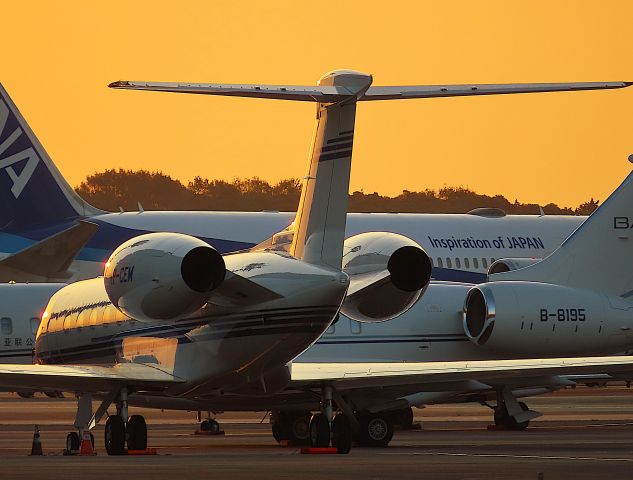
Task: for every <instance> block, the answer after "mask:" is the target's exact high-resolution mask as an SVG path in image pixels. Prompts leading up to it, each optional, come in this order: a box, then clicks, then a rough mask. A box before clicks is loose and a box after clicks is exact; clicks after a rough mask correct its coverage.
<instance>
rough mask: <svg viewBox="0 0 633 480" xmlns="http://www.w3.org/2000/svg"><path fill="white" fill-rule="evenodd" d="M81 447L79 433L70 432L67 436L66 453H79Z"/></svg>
mask: <svg viewBox="0 0 633 480" xmlns="http://www.w3.org/2000/svg"><path fill="white" fill-rule="evenodd" d="M79 445H80V443H79V434H78V433H77V432H70V433H69V434H68V435H66V451H67V452H68V453H71V452H77V451H78V450H79Z"/></svg>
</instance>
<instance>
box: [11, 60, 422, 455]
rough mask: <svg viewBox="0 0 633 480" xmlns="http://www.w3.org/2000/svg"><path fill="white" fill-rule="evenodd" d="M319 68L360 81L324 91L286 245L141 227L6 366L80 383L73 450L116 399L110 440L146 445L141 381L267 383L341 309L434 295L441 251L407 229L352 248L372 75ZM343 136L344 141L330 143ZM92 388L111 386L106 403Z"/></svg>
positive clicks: (392, 310) (155, 385)
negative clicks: (358, 150)
mask: <svg viewBox="0 0 633 480" xmlns="http://www.w3.org/2000/svg"><path fill="white" fill-rule="evenodd" d="M321 81H322V82H323V83H326V84H327V83H329V84H331V85H333V86H336V85H341V86H345V87H346V91H347V92H348V94H345V95H342V94H329V93H327V91H324V96H323V98H321V101H322V102H326V103H319V105H318V112H319V115H318V116H317V120H316V126H315V134H314V136H313V143H312V149H311V154H310V156H309V159H308V168H307V172H308V175H307V177H306V178H305V179H304V183H303V187H302V193H301V200H300V203H299V208H298V210H297V214H296V218H295V221H294V222H293V225H294V231H293V237H292V242H291V244H290V246H289V248H288V251H287V252H286V251H283V252H282V251H277V250H272V249H252V250H250V251H246V252H237V253H233V254H229V255H224V256H222V255H220V253H218V251H217V250H216V249H214V248H213V247H211V246H210V245H209V244H207V243H205V242H204V241H202V240H200V239H198V238H195V237H192V236H188V235H184V234H179V233H149V234H144V235H140V236H137V237H134V238H132V239H130V240H128V241H126V242H124V243H123V244H122V245H120V246H119V247H118V248H117V249H116V250H115V251H114V252H113V253H112V255H111V256H110V257H109V259H108V261H107V262H106V264H105V270H104V276H103V277H102V278H95V279H92V280H83V281H78V282H75V283H72V284H70V285H68V286H65V287H63V288H61V289H60V290H58V291H57V292H56V293H55V294H54V295H53V297H52V298H51V300H50V302H49V303H48V305H47V307H46V310H45V311H44V313H43V314H42V321H41V324H40V326H39V329H38V332H37V337H36V342H35V360H36V362H37V364H36V365H11V364H4V365H0V386H2V387H3V388H15V389H16V390H20V389H22V388H25V389H27V390H29V389H31V390H34V389H44V390H49V389H51V388H54V389H59V390H64V391H72V392H75V393H76V394H77V396H78V406H77V416H76V419H75V426H76V427H77V428H78V429H79V433H80V434H79V435H78V434H77V433H76V432H71V433H70V434H69V435H68V437H67V447H68V449H69V450H77V449H78V447H79V438H80V437H82V438H86V435H87V434H88V433H89V429H90V428H92V427H94V426H95V425H96V424H97V422H99V420H100V419H101V417H102V416H103V415H104V414H105V413H106V411H107V409H108V407H109V406H110V405H111V404H112V403H115V404H116V408H117V413H116V415H111V416H109V417H108V420H107V422H106V426H105V445H106V450H107V452H108V453H109V454H121V453H123V452H124V449H125V446H126V445H127V447H128V449H130V450H143V449H145V448H146V446H147V428H146V424H145V420H144V418H143V417H142V416H140V415H132V416H131V417H129V418H128V395H129V394H130V393H134V392H149V391H154V392H158V391H160V392H162V394H163V395H165V396H166V397H171V398H185V399H186V398H196V397H199V396H201V395H205V394H210V395H211V394H216V395H217V394H222V393H223V392H228V391H231V390H232V389H236V388H240V387H241V386H242V385H245V384H246V385H247V384H249V383H251V382H258V383H262V384H264V385H265V382H266V380H267V377H266V375H267V374H268V373H269V372H271V371H275V370H277V369H278V368H279V367H282V366H284V365H285V364H286V363H287V362H289V361H290V360H292V359H293V358H295V357H296V356H297V355H298V354H299V353H301V352H302V351H303V350H305V349H306V348H307V347H309V346H310V344H312V343H313V342H314V341H316V339H317V338H318V337H319V336H320V335H321V334H322V333H323V332H324V331H325V329H326V328H327V327H328V326H329V325H330V323H331V322H332V321H333V319H334V318H335V317H336V315H337V314H338V312H339V310H340V309H343V311H345V310H349V311H356V310H362V314H363V315H364V316H365V317H366V318H368V319H372V320H375V321H381V320H387V319H391V318H394V317H395V316H397V315H399V314H400V313H401V312H403V311H406V310H407V309H409V308H410V307H411V306H412V305H413V304H414V303H415V302H416V301H417V299H418V298H419V296H420V295H421V294H422V292H423V291H424V289H425V288H426V286H427V285H428V283H429V281H430V278H431V263H430V260H429V258H428V256H427V255H426V253H425V252H424V251H423V250H422V249H421V248H420V247H419V246H418V245H417V244H416V243H415V242H413V241H412V240H410V239H408V238H406V237H404V236H402V235H397V234H394V233H380V232H369V233H365V234H363V235H362V237H363V238H362V239H361V238H357V239H356V242H357V243H358V245H359V249H360V250H362V252H360V253H358V251H356V252H353V254H351V255H349V254H348V255H347V258H346V260H343V243H344V236H345V221H346V215H347V212H346V210H347V197H348V190H349V175H350V168H351V156H352V148H351V139H352V138H353V131H354V123H355V116H356V101H355V100H356V96H357V95H363V94H364V93H365V92H366V91H367V88H368V87H369V84H371V77H367V76H366V75H362V74H357V73H352V72H334V73H332V74H329V75H327V76H325V77H323V78H322V80H321ZM325 90H328V89H325ZM16 131H17V130H16ZM343 139H344V140H343ZM342 141H344V142H346V145H347V146H346V147H345V150H344V151H342V152H338V153H337V154H336V155H334V156H332V155H331V154H324V153H323V152H328V151H331V150H332V147H331V146H332V145H337V144H341V142H342ZM5 142H9V140H5ZM347 142H350V143H349V144H348V143H347ZM10 143H11V142H9V144H10ZM25 168H26V167H25ZM11 171H13V170H11ZM13 173H14V176H15V172H13ZM12 178H13V177H12ZM93 394H99V395H102V396H103V398H104V399H103V402H102V403H101V405H100V407H99V408H98V409H97V411H96V412H94V413H93V411H92V395H93ZM328 429H329V426H328ZM334 438H335V439H336V441H337V442H338V444H339V445H340V446H341V448H342V449H346V450H347V451H348V450H349V446H351V427H350V425H349V423H345V418H344V417H340V419H339V421H337V429H336V432H335V433H334Z"/></svg>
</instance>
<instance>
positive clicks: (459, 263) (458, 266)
mask: <svg viewBox="0 0 633 480" xmlns="http://www.w3.org/2000/svg"><path fill="white" fill-rule="evenodd" d="M455 267H457V268H462V262H461V260H460V259H459V258H456V259H455Z"/></svg>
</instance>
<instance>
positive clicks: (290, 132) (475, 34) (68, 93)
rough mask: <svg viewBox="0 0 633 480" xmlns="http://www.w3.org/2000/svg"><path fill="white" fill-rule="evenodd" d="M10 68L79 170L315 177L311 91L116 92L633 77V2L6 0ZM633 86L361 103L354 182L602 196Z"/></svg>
mask: <svg viewBox="0 0 633 480" xmlns="http://www.w3.org/2000/svg"><path fill="white" fill-rule="evenodd" d="M1 12H2V14H1V15H2V17H1V18H2V33H3V34H2V37H1V38H2V39H3V45H2V48H1V49H0V51H1V53H0V57H1V58H2V62H1V65H2V67H1V68H0V82H2V83H3V84H4V86H5V87H6V88H7V90H8V91H9V93H10V94H11V95H12V97H13V99H14V100H15V102H16V103H17V105H18V106H19V107H20V109H21V110H22V113H23V114H24V115H25V116H26V118H27V120H28V121H29V122H30V124H31V126H32V127H33V129H34V130H35V132H36V134H37V135H38V136H39V137H40V139H41V140H42V143H43V144H44V146H45V147H46V148H47V150H48V152H49V154H50V155H51V156H52V158H53V159H54V160H55V162H56V163H57V165H58V166H59V168H60V170H61V171H62V173H63V174H64V175H65V176H66V178H67V179H68V180H69V182H70V183H71V184H72V185H77V184H78V183H79V182H81V181H82V180H83V179H84V178H85V177H86V175H88V174H90V173H93V172H95V171H101V170H104V169H106V168H119V167H123V168H130V169H140V168H145V169H149V170H162V171H163V172H165V173H167V174H169V175H171V176H173V177H175V178H178V179H180V180H182V181H183V182H185V183H186V182H187V181H189V180H191V179H192V178H193V177H194V176H196V175H200V176H203V177H209V178H224V179H228V180H230V179H232V178H233V177H235V176H240V177H250V176H259V177H261V178H264V179H267V180H269V181H273V182H274V181H277V180H279V179H281V178H286V177H299V176H302V175H303V174H304V169H305V161H306V156H307V151H308V147H309V142H310V138H311V131H312V126H313V119H314V109H315V106H314V105H313V104H308V103H296V102H279V101H272V100H255V99H236V98H222V97H205V96H197V95H175V94H167V93H153V92H152V93H150V92H130V91H115V90H111V89H108V88H107V87H106V86H107V84H108V83H109V82H111V81H114V80H152V81H188V82H226V83H249V82H257V83H288V84H314V83H315V82H316V81H317V79H318V78H319V77H320V76H321V75H322V74H323V73H325V72H327V71H329V70H332V69H336V68H351V69H356V70H361V71H364V72H367V73H371V74H373V76H374V85H398V84H444V83H470V82H477V83H502V82H557V81H620V80H624V81H627V80H628V81H633V60H632V58H633V54H632V52H633V28H631V25H632V23H633V22H632V21H633V2H631V1H628V0H620V1H609V0H602V1H600V2H597V1H581V0H559V1H555V0H548V1H534V0H532V1H530V2H508V1H507V0H505V1H496V0H488V1H473V0H468V1H459V0H451V1H438V0H433V1H416V2H413V1H412V2H398V1H391V2H354V1H340V0H339V1H334V2H329V1H318V2H301V1H300V2H249V1H240V2H214V1H187V0H180V1H174V0H170V1H160V0H152V1H149V2H97V1H86V0H83V1H59V2H57V1H55V2H53V1H33V0H30V1H28V2H8V1H4V2H2V7H1ZM632 126H633V87H630V88H628V89H623V90H609V91H598V92H575V93H549V94H535V95H518V96H502V97H479V98H452V99H426V100H425V99H422V100H403V101H397V102H371V103H369V102H368V103H363V104H361V105H360V106H359V108H358V117H357V124H356V138H355V144H354V159H353V169H352V182H351V183H352V185H351V188H352V190H356V189H361V188H362V189H363V190H364V191H365V192H366V193H367V192H373V191H378V192H380V193H383V194H389V195H393V194H397V193H399V192H400V191H401V190H402V189H408V190H423V189H425V188H434V189H436V188H439V187H442V186H443V185H452V186H466V187H470V188H471V189H473V190H475V191H477V192H480V193H486V194H497V193H499V194H503V195H505V196H507V197H508V198H510V199H511V200H514V199H515V198H518V199H519V200H520V201H523V202H539V203H547V202H556V203H558V204H561V205H570V206H575V205H577V204H579V203H580V202H582V201H585V200H587V199H588V198H589V197H592V196H593V197H595V198H598V199H600V200H604V198H605V197H606V195H608V194H609V193H610V192H611V191H612V190H613V188H614V187H616V186H617V185H618V184H619V182H620V181H621V180H622V179H623V177H624V176H625V175H626V174H627V173H628V172H629V171H630V170H631V164H630V163H628V162H627V156H628V155H629V154H631V153H633V128H632Z"/></svg>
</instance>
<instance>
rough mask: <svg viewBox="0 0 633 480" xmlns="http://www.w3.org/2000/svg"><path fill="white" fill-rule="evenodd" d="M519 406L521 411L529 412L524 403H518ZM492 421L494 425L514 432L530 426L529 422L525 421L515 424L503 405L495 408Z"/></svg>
mask: <svg viewBox="0 0 633 480" xmlns="http://www.w3.org/2000/svg"><path fill="white" fill-rule="evenodd" d="M519 406H520V407H521V408H522V409H523V411H527V410H529V408H528V406H527V405H526V404H525V403H524V402H519ZM494 420H495V425H499V426H503V427H506V428H507V429H508V430H516V431H522V430H525V429H526V428H527V427H528V425H529V424H530V421H529V420H526V421H525V422H517V421H516V420H515V419H514V417H511V416H510V415H508V410H507V409H506V406H505V405H500V406H497V407H496V408H495V414H494Z"/></svg>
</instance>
